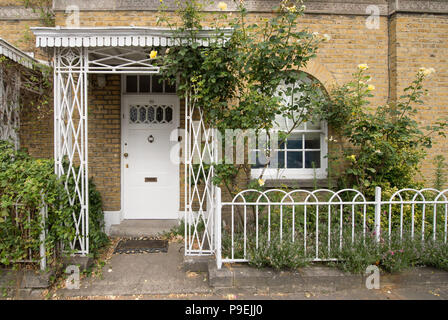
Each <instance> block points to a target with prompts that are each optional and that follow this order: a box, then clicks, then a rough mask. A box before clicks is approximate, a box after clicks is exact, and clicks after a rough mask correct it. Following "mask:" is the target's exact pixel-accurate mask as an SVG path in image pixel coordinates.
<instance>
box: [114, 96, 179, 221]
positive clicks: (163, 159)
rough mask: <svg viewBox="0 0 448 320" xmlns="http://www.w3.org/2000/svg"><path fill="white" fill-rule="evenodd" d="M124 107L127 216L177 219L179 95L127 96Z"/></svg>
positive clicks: (123, 142) (125, 204) (124, 193)
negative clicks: (173, 154) (173, 156)
mask: <svg viewBox="0 0 448 320" xmlns="http://www.w3.org/2000/svg"><path fill="white" fill-rule="evenodd" d="M122 110H123V111H122V113H123V114H122V119H123V120H122V121H123V122H122V124H123V127H122V128H123V138H122V161H123V166H122V168H123V180H124V181H123V182H124V186H123V187H124V190H123V202H124V218H125V219H177V218H178V211H179V164H176V163H175V162H174V161H171V159H170V153H171V149H172V147H173V146H174V145H175V144H176V143H177V133H176V132H175V130H176V129H177V128H178V126H179V98H178V97H177V96H176V95H145V96H138V97H136V96H134V97H130V96H129V97H124V99H123V108H122ZM173 131H174V132H173ZM171 136H173V137H174V138H175V139H172V140H175V141H170V140H171V139H170V137H171Z"/></svg>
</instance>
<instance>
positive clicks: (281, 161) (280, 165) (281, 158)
mask: <svg viewBox="0 0 448 320" xmlns="http://www.w3.org/2000/svg"><path fill="white" fill-rule="evenodd" d="M277 154H278V157H277V159H278V163H277V168H279V169H284V168H285V152H284V151H280V152H278V153H277Z"/></svg>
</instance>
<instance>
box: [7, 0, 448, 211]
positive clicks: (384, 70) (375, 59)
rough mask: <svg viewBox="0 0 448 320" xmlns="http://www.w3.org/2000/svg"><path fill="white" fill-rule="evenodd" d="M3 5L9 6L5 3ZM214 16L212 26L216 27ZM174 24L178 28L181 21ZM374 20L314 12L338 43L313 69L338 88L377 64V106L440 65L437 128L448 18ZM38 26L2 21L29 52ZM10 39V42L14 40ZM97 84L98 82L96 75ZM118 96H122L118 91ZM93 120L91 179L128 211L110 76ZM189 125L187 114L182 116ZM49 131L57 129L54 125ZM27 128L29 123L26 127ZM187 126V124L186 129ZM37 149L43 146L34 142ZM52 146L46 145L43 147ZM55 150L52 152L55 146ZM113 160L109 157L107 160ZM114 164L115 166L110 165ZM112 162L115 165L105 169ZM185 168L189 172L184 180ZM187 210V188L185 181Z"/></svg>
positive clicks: (433, 106)
mask: <svg viewBox="0 0 448 320" xmlns="http://www.w3.org/2000/svg"><path fill="white" fill-rule="evenodd" d="M0 4H1V2H0ZM157 15H158V14H157V12H154V11H83V12H81V14H80V22H81V26H92V27H99V26H129V25H134V26H156V19H157ZM265 17H269V15H268V14H258V13H251V14H250V15H249V20H250V21H252V22H255V21H260V20H262V19H264V18H265ZM65 19H66V15H65V14H64V13H62V12H58V13H57V14H56V25H60V26H64V25H65ZM213 20H214V16H213V15H211V14H209V15H208V16H207V17H206V18H205V19H204V21H208V22H209V23H212V22H213ZM173 21H174V20H172V21H171V22H173ZM365 23H366V17H363V16H357V15H353V16H349V15H324V14H309V15H305V17H303V18H302V19H301V20H300V25H299V26H298V27H299V28H307V29H309V30H310V31H312V32H315V31H317V32H319V33H321V34H324V33H326V34H329V35H330V36H331V38H332V39H331V41H329V42H327V43H323V44H322V45H321V47H320V49H319V52H318V55H317V58H316V59H314V60H313V61H312V62H311V63H309V65H308V66H307V68H306V69H305V71H307V72H308V73H310V74H311V75H313V76H314V77H316V78H317V79H318V80H320V81H321V82H323V83H324V84H325V85H326V86H327V88H329V87H330V86H331V84H332V83H338V84H342V83H344V82H347V81H349V80H350V79H351V74H352V73H353V72H354V71H355V69H356V67H357V65H358V64H360V63H367V64H368V65H369V66H370V69H369V72H370V74H371V75H372V77H373V80H372V84H373V85H375V87H376V90H375V94H376V96H375V98H374V99H372V105H379V104H384V103H386V101H387V100H388V98H391V99H393V98H395V97H397V95H400V94H401V92H402V89H403V88H404V87H405V86H406V85H408V84H409V82H410V81H411V80H412V77H413V75H414V74H415V72H416V71H417V70H418V69H419V68H420V67H421V66H425V67H434V68H435V69H437V73H436V75H435V76H433V77H432V78H431V79H430V80H428V82H427V83H426V86H427V87H428V88H429V89H430V96H429V97H427V98H426V99H425V101H426V104H425V107H423V108H422V114H421V117H420V120H421V121H422V123H423V124H425V125H426V124H430V123H432V122H433V121H434V120H436V119H437V118H439V117H441V116H442V115H444V116H447V114H448V90H447V89H448V88H447V86H448V71H447V70H448V62H447V60H446V57H447V56H448V52H447V51H448V38H447V37H448V36H447V35H448V32H447V31H448V16H447V15H423V14H415V15H412V14H396V15H394V16H392V17H390V18H387V17H381V18H380V28H379V29H378V30H376V29H373V30H369V29H367V28H366V26H365ZM37 24H39V22H38V21H31V20H30V21H15V22H11V21H0V27H2V26H3V27H2V28H1V29H0V30H1V31H0V37H3V38H6V39H7V40H10V41H11V42H13V43H14V44H17V45H18V46H19V47H21V48H25V47H24V44H20V42H19V41H18V40H19V39H20V36H19V35H20V34H21V33H23V32H24V31H25V30H26V29H27V26H32V25H37ZM8 37H9V38H8ZM91 78H93V77H91ZM117 92H118V93H117ZM89 94H90V96H89V99H90V106H89V108H90V109H89V110H90V114H89V160H90V174H91V175H93V176H95V181H96V182H97V184H98V186H99V189H100V191H101V193H102V194H103V197H104V199H105V210H110V211H114V210H119V209H120V192H121V191H120V120H119V104H120V97H119V77H117V76H109V77H108V87H107V88H106V90H97V89H91V91H90V92H89ZM181 119H183V116H181ZM49 123H51V124H50V125H49V127H48V129H49V130H50V129H51V134H50V135H49V136H50V137H51V136H52V121H49ZM24 124H26V122H24ZM181 127H183V125H181ZM31 144H32V145H33V148H35V149H36V148H37V145H38V143H37V142H33V143H31V142H30V145H31ZM45 148H47V147H46V146H45V147H44V148H43V149H45ZM49 149H50V150H49V151H48V152H42V154H45V153H46V154H48V155H51V154H52V147H51V148H49ZM447 151H448V144H447V141H446V140H445V139H437V143H436V144H435V146H434V148H433V149H432V150H431V152H430V155H429V156H428V158H427V159H426V160H425V162H424V164H423V167H422V172H423V175H424V177H426V178H427V180H428V183H427V184H428V185H431V182H432V180H433V176H434V165H433V163H432V159H433V158H434V156H435V155H437V154H446V153H447ZM106 158H107V159H106ZM104 160H107V161H104ZM102 162H103V165H104V163H107V166H106V167H104V166H102ZM182 180H183V166H181V181H182ZM180 192H181V207H182V206H183V200H182V199H183V192H184V187H183V184H182V183H181V188H180Z"/></svg>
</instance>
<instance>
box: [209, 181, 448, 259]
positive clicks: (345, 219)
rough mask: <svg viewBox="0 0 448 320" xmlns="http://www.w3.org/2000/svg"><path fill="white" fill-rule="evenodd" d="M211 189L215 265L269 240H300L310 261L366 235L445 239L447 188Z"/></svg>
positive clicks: (244, 254) (381, 238)
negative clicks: (224, 196)
mask: <svg viewBox="0 0 448 320" xmlns="http://www.w3.org/2000/svg"><path fill="white" fill-rule="evenodd" d="M216 195H217V196H216V207H215V208H216V211H215V217H214V218H215V230H214V232H215V235H216V237H215V241H216V242H215V255H216V260H217V265H218V268H221V266H222V263H234V262H247V261H248V258H249V256H248V251H249V250H252V252H253V250H259V249H260V247H263V246H265V245H266V244H269V243H271V242H272V241H278V242H279V243H280V244H283V243H286V241H290V242H292V243H295V244H299V246H300V247H301V249H302V250H303V253H304V254H305V255H306V256H307V257H309V259H310V260H312V261H332V260H333V261H334V260H337V259H336V258H335V255H334V253H335V250H338V249H339V250H340V249H342V248H343V246H344V245H347V244H349V243H350V242H351V243H353V242H354V241H356V240H362V241H366V239H368V238H370V239H372V240H373V241H375V242H382V241H389V243H390V241H391V240H392V238H393V237H396V238H397V239H399V240H400V241H402V240H403V239H404V238H409V239H419V238H420V239H421V240H422V241H425V240H434V241H435V240H440V241H443V242H444V243H446V242H447V216H448V189H447V190H444V191H438V190H435V189H430V188H427V189H422V190H415V189H402V190H399V191H396V192H394V193H393V194H391V193H386V192H382V190H381V188H379V187H377V188H376V190H375V197H374V200H373V201H369V200H367V197H366V196H365V195H363V194H362V193H360V192H359V191H357V190H354V189H344V190H340V191H336V192H335V191H331V190H327V189H320V190H315V191H307V190H293V191H290V192H286V191H284V190H279V189H272V190H267V191H263V192H261V191H258V190H245V191H242V192H240V193H239V194H238V195H236V196H235V197H234V198H233V200H232V201H231V202H221V190H220V189H219V188H217V191H216ZM382 198H386V200H383V199H382ZM417 237H419V238H417Z"/></svg>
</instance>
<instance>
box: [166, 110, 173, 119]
mask: <svg viewBox="0 0 448 320" xmlns="http://www.w3.org/2000/svg"><path fill="white" fill-rule="evenodd" d="M165 120H166V122H171V121H172V120H173V109H171V107H167V108H166V109H165Z"/></svg>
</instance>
